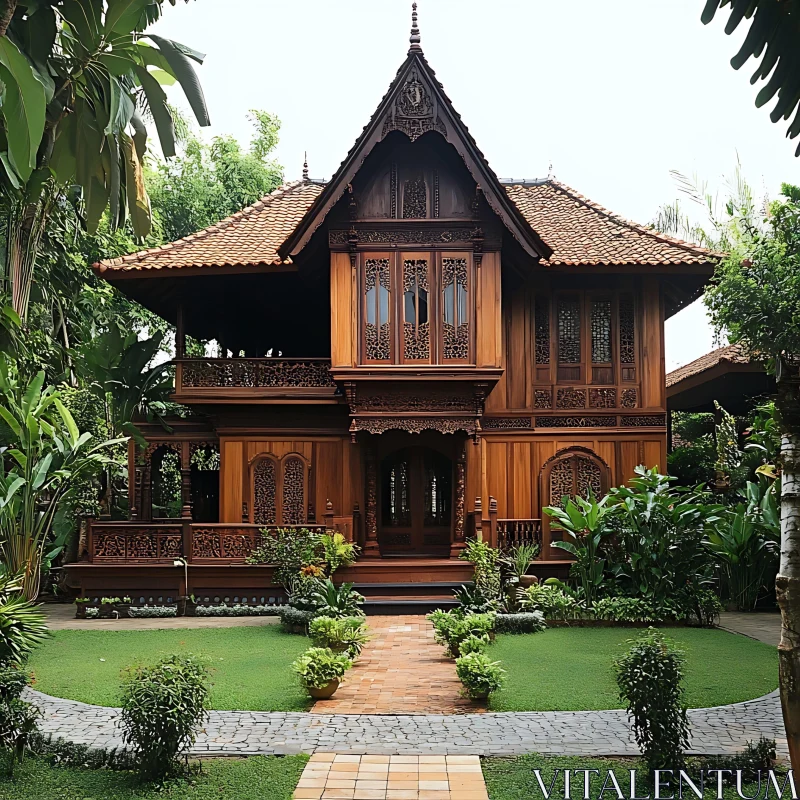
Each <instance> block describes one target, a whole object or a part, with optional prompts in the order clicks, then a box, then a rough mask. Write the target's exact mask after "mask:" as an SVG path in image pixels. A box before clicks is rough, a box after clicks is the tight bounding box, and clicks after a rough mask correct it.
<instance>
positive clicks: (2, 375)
mask: <svg viewBox="0 0 800 800" xmlns="http://www.w3.org/2000/svg"><path fill="white" fill-rule="evenodd" d="M0 419H2V421H3V422H4V423H5V425H6V426H7V427H8V430H9V432H10V433H9V435H10V438H11V442H12V444H11V446H10V447H7V448H3V452H2V453H0V553H1V554H2V559H3V565H4V568H5V572H6V573H8V574H9V575H20V576H21V586H22V596H23V597H24V598H25V599H26V600H29V601H32V600H35V599H36V597H37V596H38V594H39V588H40V584H41V572H42V569H41V568H42V555H43V551H44V548H45V546H46V545H47V542H48V538H49V536H50V533H51V530H52V525H53V518H54V516H55V514H56V511H57V509H58V508H59V506H60V504H61V503H63V501H64V500H65V499H67V497H68V496H69V494H70V492H71V491H72V490H73V488H74V487H75V486H76V485H77V484H78V482H79V481H80V480H82V479H84V478H86V477H87V476H89V475H91V474H96V473H97V472H98V471H99V470H100V469H102V468H103V466H104V465H106V464H107V463H109V461H110V460H111V459H110V458H109V456H108V455H107V453H108V452H109V451H110V449H111V448H113V447H114V446H115V445H117V444H119V443H121V442H123V441H125V439H114V440H108V441H104V442H99V443H97V444H94V443H93V442H92V441H91V439H92V436H91V434H90V433H81V432H80V431H79V430H78V426H77V425H76V424H75V420H74V419H73V417H72V414H70V412H69V410H68V409H67V408H66V407H65V406H64V404H63V403H62V401H61V399H60V397H59V394H58V392H57V391H56V390H55V389H54V388H53V387H52V386H47V387H45V386H44V372H40V373H39V374H38V375H36V377H35V378H33V380H32V381H30V383H28V384H27V385H24V384H22V383H20V381H19V379H18V378H17V376H16V374H15V373H14V371H13V370H12V369H11V368H9V367H8V365H6V364H4V363H2V362H0Z"/></svg>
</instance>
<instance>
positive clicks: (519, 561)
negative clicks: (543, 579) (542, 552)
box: [503, 544, 539, 589]
mask: <svg viewBox="0 0 800 800" xmlns="http://www.w3.org/2000/svg"><path fill="white" fill-rule="evenodd" d="M538 555H539V545H538V544H518V545H515V546H514V547H512V548H511V549H510V550H509V551H508V552H507V553H506V554H505V555H504V557H503V563H504V564H505V566H506V567H507V568H508V569H509V571H510V572H511V576H512V578H516V581H517V584H518V586H519V587H520V588H521V589H527V588H528V587H529V586H533V584H534V583H538V582H539V579H538V578H537V577H536V576H535V575H528V574H527V573H528V567H530V565H531V561H534V560H535V559H536V558H537V556H538Z"/></svg>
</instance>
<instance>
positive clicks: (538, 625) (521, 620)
mask: <svg viewBox="0 0 800 800" xmlns="http://www.w3.org/2000/svg"><path fill="white" fill-rule="evenodd" d="M546 627H547V624H546V623H545V621H544V614H542V612H541V611H531V612H529V613H525V612H521V613H519V614H496V615H495V618H494V629H495V630H496V631H497V633H538V632H539V631H543V630H544V629H545V628H546ZM462 650H463V647H462Z"/></svg>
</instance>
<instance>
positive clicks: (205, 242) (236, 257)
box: [95, 181, 324, 274]
mask: <svg viewBox="0 0 800 800" xmlns="http://www.w3.org/2000/svg"><path fill="white" fill-rule="evenodd" d="M323 188H324V186H323V185H320V183H317V182H303V181H295V182H293V183H287V184H285V185H284V186H281V187H279V188H278V189H276V190H275V191H274V192H272V193H271V194H268V195H267V196H266V197H263V198H261V200H258V201H257V202H255V203H253V205H251V206H248V207H247V208H245V209H243V210H242V211H238V212H237V213H236V214H233V215H231V216H230V217H226V218H225V219H223V220H222V221H220V222H218V223H216V225H211V226H210V227H208V228H206V229H205V230H202V231H200V232H199V233H193V234H191V235H190V236H186V237H185V238H183V239H178V240H177V241H175V242H171V243H170V244H165V245H163V246H162V247H154V248H152V249H150V250H141V251H140V252H138V253H132V254H131V255H127V256H121V257H120V258H112V259H108V260H106V261H101V262H100V263H99V264H95V269H96V270H97V271H98V272H100V273H101V274H102V273H103V272H105V271H106V270H109V269H113V270H120V271H129V270H151V269H165V268H168V269H180V268H181V267H213V266H233V265H258V264H280V263H281V259H280V258H279V256H278V247H280V245H281V244H282V243H283V242H284V240H285V239H286V237H287V236H288V235H289V234H290V233H291V232H292V231H293V230H294V228H295V226H296V225H297V223H298V222H299V221H300V219H301V218H302V217H303V215H304V214H305V213H306V211H308V209H309V207H310V206H311V204H312V203H313V202H314V200H315V198H316V197H317V196H318V195H319V194H320V192H322V190H323Z"/></svg>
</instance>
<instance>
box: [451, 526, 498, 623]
mask: <svg viewBox="0 0 800 800" xmlns="http://www.w3.org/2000/svg"><path fill="white" fill-rule="evenodd" d="M501 555H502V554H501V552H500V551H499V550H497V549H496V548H494V547H491V546H490V545H488V544H487V543H486V542H484V541H482V540H480V539H468V540H467V542H466V545H465V547H464V549H463V550H462V551H461V555H460V556H459V558H463V559H464V560H465V561H470V562H471V563H472V565H473V566H474V568H475V572H474V575H473V581H474V583H475V589H476V590H477V592H478V594H479V595H480V596H481V597H483V599H484V602H486V603H489V604H490V605H491V608H492V609H494V608H495V607H496V606H497V605H498V604H499V603H500V601H501V599H502V594H503V582H502V579H501V574H500V567H501V563H502V562H501Z"/></svg>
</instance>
